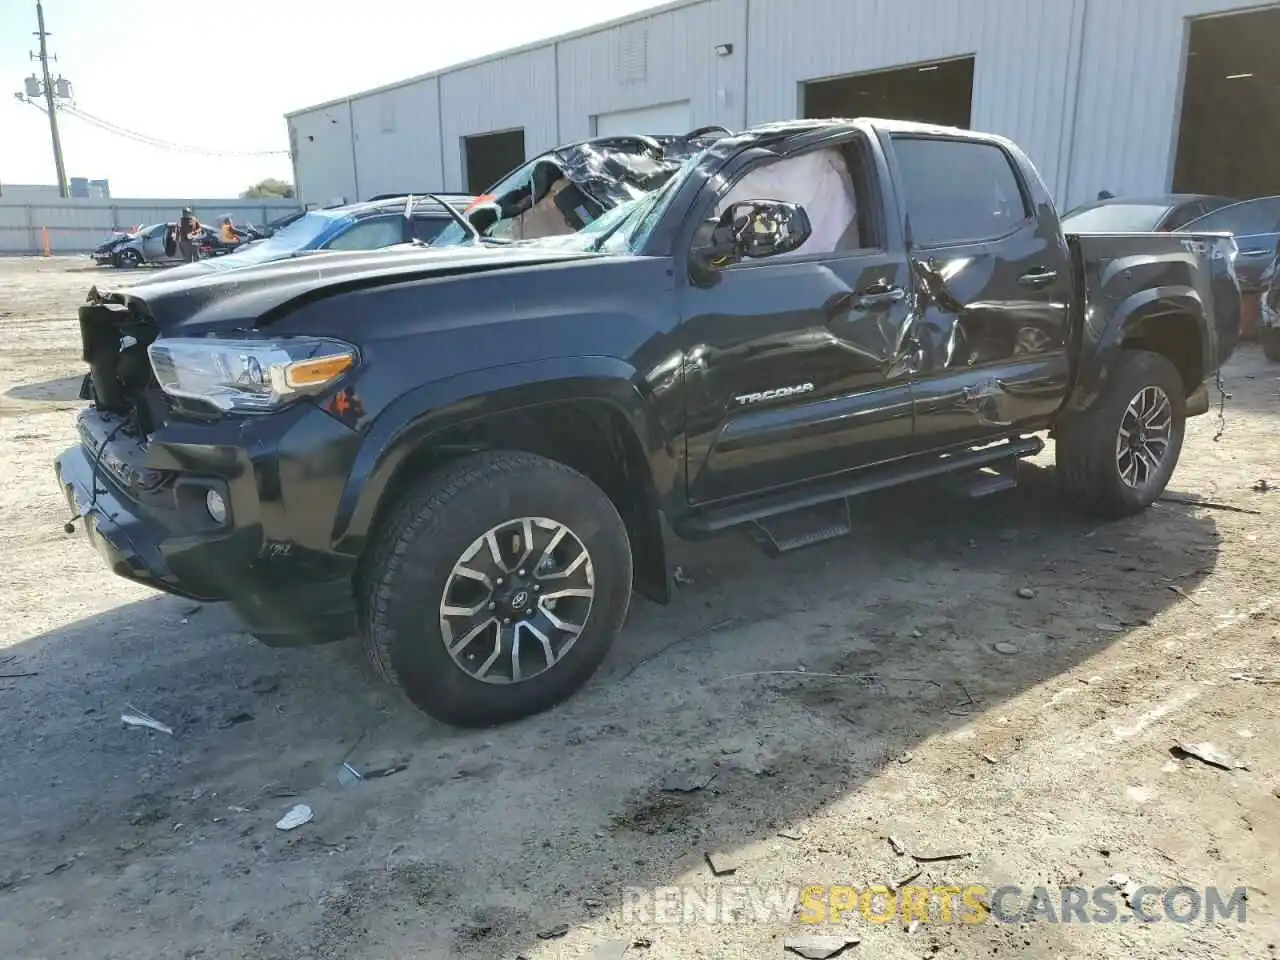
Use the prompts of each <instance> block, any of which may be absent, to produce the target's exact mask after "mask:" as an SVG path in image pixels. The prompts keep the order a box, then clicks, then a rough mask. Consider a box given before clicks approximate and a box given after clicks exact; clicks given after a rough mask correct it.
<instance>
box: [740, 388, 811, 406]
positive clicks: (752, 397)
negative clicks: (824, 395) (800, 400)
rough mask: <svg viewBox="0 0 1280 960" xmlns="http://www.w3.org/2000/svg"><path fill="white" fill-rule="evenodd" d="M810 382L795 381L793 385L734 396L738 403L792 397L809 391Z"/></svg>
mask: <svg viewBox="0 0 1280 960" xmlns="http://www.w3.org/2000/svg"><path fill="white" fill-rule="evenodd" d="M812 390H813V384H812V383H797V384H796V385H795V386H793V387H778V388H776V389H774V390H762V391H760V392H759V393H743V394H739V395H738V396H736V397H734V398H733V399H735V400H737V401H738V402H739V403H759V402H760V401H761V400H778V399H780V398H781V397H794V396H798V395H799V394H802V393H810V392H811V391H812Z"/></svg>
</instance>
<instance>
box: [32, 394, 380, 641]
mask: <svg viewBox="0 0 1280 960" xmlns="http://www.w3.org/2000/svg"><path fill="white" fill-rule="evenodd" d="M298 413H300V414H301V415H300V416H299V415H297V414H295V415H294V416H293V417H292V418H291V420H292V421H293V422H292V423H291V424H289V425H287V427H286V429H285V431H284V432H283V433H282V434H280V436H279V439H278V441H277V443H275V444H273V443H271V442H270V441H269V440H268V439H267V437H265V436H258V437H254V438H252V445H251V446H240V445H238V444H235V445H233V444H229V443H227V442H226V441H228V440H232V439H240V436H239V433H240V431H238V430H236V429H235V428H233V427H231V425H225V424H224V425H216V424H214V425H191V426H189V427H187V428H186V430H185V432H184V431H183V430H181V429H180V430H176V431H171V432H172V433H173V436H171V437H170V438H169V439H167V440H162V439H159V437H160V434H157V435H156V436H155V437H153V438H152V441H151V442H150V443H149V444H144V443H141V442H138V441H136V440H133V439H130V438H128V437H127V436H124V435H123V433H121V435H120V436H119V437H117V436H116V435H115V434H116V432H117V431H118V429H119V420H118V419H117V418H114V417H111V416H109V415H103V414H100V413H98V412H97V411H96V410H95V409H93V408H90V409H89V410H86V411H83V412H82V413H81V414H80V415H79V417H78V421H77V423H78V428H79V431H80V435H81V441H82V442H81V443H80V444H79V445H77V446H74V447H71V448H69V449H67V450H65V451H63V453H62V454H61V455H60V456H59V457H58V458H57V460H56V462H55V465H54V470H55V473H56V475H57V480H58V484H59V486H60V488H61V489H62V491H63V493H64V495H65V496H66V498H67V504H68V506H69V507H70V509H71V513H72V516H73V522H74V520H75V519H81V520H83V525H84V531H85V533H86V535H87V536H88V539H89V541H90V543H91V544H92V545H93V546H94V548H95V549H96V550H97V552H98V553H99V554H100V555H101V556H102V558H103V559H104V560H105V561H106V563H107V565H108V567H110V569H111V570H112V572H114V573H116V574H118V575H119V576H122V577H125V578H126V579H129V580H133V581H135V582H137V583H141V584H144V585H146V586H149V587H152V588H154V589H157V590H162V591H165V592H166V593H171V594H175V595H177V596H180V597H185V598H188V599H192V600H199V601H224V600H225V601H228V602H229V603H230V604H231V605H232V607H233V608H234V609H235V610H236V612H237V613H238V614H239V615H240V617H241V618H242V619H243V620H244V621H245V622H246V624H247V625H248V628H249V630H250V631H251V632H252V633H253V634H254V635H255V636H257V637H258V638H259V639H261V640H262V641H263V642H265V643H268V644H271V645H273V646H294V645H302V644H311V643H323V642H328V641H331V640H340V639H342V638H344V637H347V636H350V635H351V634H352V632H353V630H354V623H355V617H354V609H355V605H354V593H353V590H352V580H351V577H352V573H353V571H354V567H355V560H354V558H352V557H347V556H343V555H339V554H335V553H333V552H331V551H329V550H327V549H326V544H327V539H328V538H327V535H326V536H324V537H321V538H319V539H318V540H317V537H316V536H315V534H316V531H314V530H309V529H306V528H305V523H306V521H305V519H303V520H302V521H296V520H295V521H292V522H293V524H294V527H291V526H290V522H291V521H290V520H289V519H288V515H287V513H286V511H284V510H283V509H281V507H282V504H283V502H284V501H285V500H286V499H289V498H296V499H299V500H305V498H307V497H309V496H311V495H314V492H315V491H314V489H313V488H314V485H315V483H316V482H317V481H318V480H322V478H318V477H314V476H308V475H307V472H306V471H305V470H303V471H301V472H295V471H293V470H291V469H289V467H288V464H287V463H285V464H284V465H282V463H281V456H280V454H281V453H284V454H285V456H286V457H287V456H288V455H289V453H291V452H292V451H293V449H294V448H296V447H297V446H298V445H299V444H298V441H299V439H310V440H312V441H314V440H317V439H319V438H320V437H321V436H324V435H328V438H329V439H332V436H331V434H332V433H333V432H334V431H340V430H343V429H344V428H342V427H341V426H340V425H338V424H336V423H334V422H333V421H332V420H331V418H329V417H327V416H325V415H324V414H322V413H320V412H319V411H316V410H314V409H311V410H306V411H299V412H298ZM312 418H320V420H322V421H328V423H323V422H317V421H316V420H314V419H312ZM265 426H266V425H265V424H262V425H259V430H258V432H259V433H260V434H261V433H264V432H265V431H264V430H263V427H265ZM299 429H301V433H302V437H301V438H300V437H299V435H298V433H297V431H298V430H299ZM199 432H205V433H209V434H211V435H210V436H208V437H202V438H200V439H201V440H203V441H204V442H191V441H192V439H193V434H197V433H199ZM282 448H283V449H282ZM250 450H252V455H250ZM210 491H214V492H216V494H217V496H218V497H220V498H221V499H222V502H223V503H224V504H225V505H226V511H225V519H224V520H223V522H221V523H219V522H218V521H216V520H215V519H214V518H213V516H212V515H211V513H210V512H209V509H208V506H207V503H208V497H209V494H210ZM308 515H311V514H309V513H307V512H304V517H305V516H308ZM299 523H301V524H302V528H297V525H298V524H299ZM326 534H327V531H326Z"/></svg>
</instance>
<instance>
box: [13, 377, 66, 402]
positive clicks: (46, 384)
mask: <svg viewBox="0 0 1280 960" xmlns="http://www.w3.org/2000/svg"><path fill="white" fill-rule="evenodd" d="M83 382H84V374H79V375H77V376H74V377H58V378H56V379H54V380H42V381H40V382H39V383H23V384H19V385H18V386H15V387H10V388H9V389H8V390H6V391H5V392H4V395H5V396H6V397H12V398H13V399H14V400H43V401H53V402H66V401H68V400H79V399H80V385H81V384H82V383H83Z"/></svg>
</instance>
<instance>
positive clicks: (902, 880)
mask: <svg viewBox="0 0 1280 960" xmlns="http://www.w3.org/2000/svg"><path fill="white" fill-rule="evenodd" d="M922 873H924V868H923V867H916V868H915V869H914V870H912V871H911V872H910V873H908V874H906V875H904V876H901V877H899V878H898V879H897V880H895V881H893V889H894V890H901V889H902V888H903V887H905V886H906V885H907V884H908V883H910V882H911V881H913V880H915V879H916V878H917V877H919V876H920V874H922Z"/></svg>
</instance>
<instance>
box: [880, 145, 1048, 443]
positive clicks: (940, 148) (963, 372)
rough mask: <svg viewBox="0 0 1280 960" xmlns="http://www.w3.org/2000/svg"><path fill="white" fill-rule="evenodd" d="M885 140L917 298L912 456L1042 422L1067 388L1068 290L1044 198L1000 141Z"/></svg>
mask: <svg viewBox="0 0 1280 960" xmlns="http://www.w3.org/2000/svg"><path fill="white" fill-rule="evenodd" d="M888 140H889V144H890V152H891V154H892V157H893V162H894V165H895V168H896V175H897V183H898V190H899V193H900V195H901V196H902V203H903V205H904V206H905V210H906V217H907V232H908V238H909V239H908V242H909V244H910V247H909V259H910V263H911V274H912V282H913V285H914V293H915V298H914V299H915V305H916V307H915V311H914V325H913V329H912V339H913V341H914V343H913V346H914V347H915V348H916V349H917V350H918V351H919V360H918V363H917V369H918V372H917V374H916V378H915V380H914V382H913V384H912V400H913V405H914V410H915V442H914V448H915V450H916V451H918V452H924V451H929V450H935V449H942V448H946V447H952V446H960V445H966V444H972V443H976V442H980V441H983V440H988V439H994V438H997V437H1000V436H1004V435H1007V434H1008V433H1010V432H1011V428H1012V427H1013V426H1014V425H1015V424H1017V425H1019V426H1023V425H1026V424H1028V423H1033V422H1036V421H1047V420H1048V418H1049V417H1050V416H1051V415H1052V414H1053V413H1054V411H1056V410H1057V408H1058V406H1059V404H1060V403H1061V402H1062V399H1063V397H1064V394H1065V390H1066V384H1067V377H1068V362H1067V335H1068V304H1069V303H1070V299H1071V290H1072V281H1071V271H1070V266H1069V255H1068V252H1067V246H1066V241H1065V240H1064V239H1063V236H1062V232H1061V230H1060V229H1059V225H1058V217H1057V213H1056V212H1055V211H1054V208H1053V204H1052V201H1051V200H1050V198H1049V196H1048V194H1047V191H1045V189H1044V186H1043V184H1042V183H1040V182H1039V179H1038V178H1035V179H1034V180H1033V179H1032V178H1031V177H1030V175H1029V174H1027V173H1026V172H1025V171H1024V170H1023V168H1022V166H1021V163H1020V161H1019V159H1018V158H1015V157H1014V156H1013V154H1012V153H1011V152H1009V151H1008V150H1006V149H1005V148H1004V147H1003V146H1001V145H1000V144H998V143H994V142H990V141H974V140H966V139H964V138H963V137H948V136H928V135H919V134H914V133H912V134H909V135H908V134H894V135H892V136H890V137H889V138H888Z"/></svg>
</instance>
